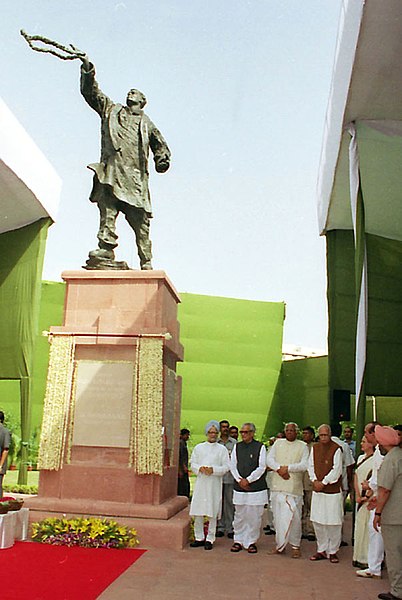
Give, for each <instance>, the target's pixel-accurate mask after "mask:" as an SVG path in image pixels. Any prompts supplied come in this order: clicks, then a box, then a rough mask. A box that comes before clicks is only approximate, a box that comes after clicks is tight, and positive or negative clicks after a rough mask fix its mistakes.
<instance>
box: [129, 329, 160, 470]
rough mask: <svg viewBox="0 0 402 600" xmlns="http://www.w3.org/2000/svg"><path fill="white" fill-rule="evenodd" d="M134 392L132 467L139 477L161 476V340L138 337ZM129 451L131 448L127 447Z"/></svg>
mask: <svg viewBox="0 0 402 600" xmlns="http://www.w3.org/2000/svg"><path fill="white" fill-rule="evenodd" d="M135 370H136V371H137V375H136V382H135V383H136V386H135V388H134V393H133V415H132V416H133V419H132V426H133V434H132V435H133V439H132V454H131V456H132V457H133V466H134V469H135V472H136V473H137V474H138V475H148V474H156V475H163V444H162V416H163V340H162V339H160V338H140V339H139V341H138V351H137V361H136V368H135ZM130 450H131V445H130Z"/></svg>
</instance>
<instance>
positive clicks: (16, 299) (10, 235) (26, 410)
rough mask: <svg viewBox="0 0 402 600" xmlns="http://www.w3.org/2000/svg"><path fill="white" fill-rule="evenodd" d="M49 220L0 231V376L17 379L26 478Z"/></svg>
mask: <svg viewBox="0 0 402 600" xmlns="http://www.w3.org/2000/svg"><path fill="white" fill-rule="evenodd" d="M51 223H52V220H51V219H50V218H48V217H47V218H44V219H39V220H38V221H36V222H35V223H32V224H31V225H27V226H25V227H21V229H17V230H14V231H8V232H6V233H3V234H1V235H0V256H1V260H0V314H1V317H2V318H1V320H0V339H1V345H0V379H19V380H20V407H21V408H20V413H21V467H20V472H19V483H24V482H26V470H27V460H28V442H29V436H30V424H31V401H30V391H31V380H30V378H31V375H32V367H33V351H34V343H35V339H36V334H37V327H38V318H39V307H40V292H41V275H42V266H43V258H44V254H45V244H46V238H47V230H48V227H49V226H50V224H51Z"/></svg>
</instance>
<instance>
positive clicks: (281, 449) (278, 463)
mask: <svg viewBox="0 0 402 600" xmlns="http://www.w3.org/2000/svg"><path fill="white" fill-rule="evenodd" d="M298 431H299V427H298V425H297V424H296V423H287V424H286V425H285V439H280V440H276V442H275V444H274V445H273V446H272V449H271V451H270V452H269V454H268V457H267V466H268V467H269V468H270V469H272V471H273V473H272V475H271V477H272V479H271V508H272V512H273V515H274V523H275V531H276V535H275V541H276V548H274V550H273V551H272V554H283V553H284V552H285V549H286V546H287V545H288V544H290V545H291V547H292V558H300V556H301V554H300V541H301V535H302V530H301V516H302V506H303V474H304V473H305V471H307V467H308V457H309V452H308V447H307V444H305V443H304V442H302V441H301V440H298V439H297V433H298Z"/></svg>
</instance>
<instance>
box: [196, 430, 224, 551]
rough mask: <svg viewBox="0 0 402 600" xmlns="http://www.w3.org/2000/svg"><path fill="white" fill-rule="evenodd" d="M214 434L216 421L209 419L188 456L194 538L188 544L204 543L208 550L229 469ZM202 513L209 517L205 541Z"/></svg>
mask: <svg viewBox="0 0 402 600" xmlns="http://www.w3.org/2000/svg"><path fill="white" fill-rule="evenodd" d="M218 433H219V423H218V422H217V421H209V423H207V425H206V426H205V435H206V436H207V441H206V442H202V443H201V444H197V446H196V447H195V448H194V450H193V453H192V455H191V470H192V471H193V473H195V475H197V479H196V482H195V486H194V493H193V499H192V501H191V505H190V515H191V516H193V517H194V536H195V541H194V542H192V543H191V544H190V545H191V546H192V547H195V548H196V547H197V546H204V547H205V549H206V550H212V545H213V543H214V541H215V532H216V523H217V520H218V518H219V517H220V515H221V510H222V478H223V476H224V474H225V473H227V472H228V471H229V454H228V452H227V450H226V448H225V447H224V446H221V445H220V444H218V443H217V439H218ZM204 516H206V517H208V520H209V527H208V533H207V537H206V539H205V541H204Z"/></svg>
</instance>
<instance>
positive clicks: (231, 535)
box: [228, 531, 234, 540]
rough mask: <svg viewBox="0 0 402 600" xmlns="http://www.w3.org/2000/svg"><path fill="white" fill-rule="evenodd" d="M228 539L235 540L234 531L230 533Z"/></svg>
mask: <svg viewBox="0 0 402 600" xmlns="http://www.w3.org/2000/svg"><path fill="white" fill-rule="evenodd" d="M228 538H229V539H230V540H233V538H234V533H233V531H232V533H228Z"/></svg>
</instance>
